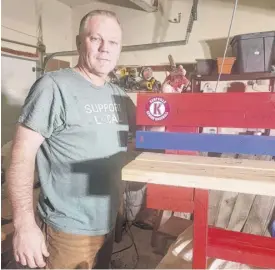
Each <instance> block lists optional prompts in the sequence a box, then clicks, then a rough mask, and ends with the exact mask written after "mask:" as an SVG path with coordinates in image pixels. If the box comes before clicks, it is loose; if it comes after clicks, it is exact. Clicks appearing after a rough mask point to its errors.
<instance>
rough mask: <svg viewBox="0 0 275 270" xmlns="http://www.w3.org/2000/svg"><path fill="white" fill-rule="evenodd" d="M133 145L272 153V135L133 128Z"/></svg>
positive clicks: (274, 150) (274, 145) (274, 153)
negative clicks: (156, 130) (159, 130)
mask: <svg viewBox="0 0 275 270" xmlns="http://www.w3.org/2000/svg"><path fill="white" fill-rule="evenodd" d="M136 148H141V149H148V150H149V149H155V150H157V149H158V150H167V149H169V150H187V151H199V152H215V153H238V154H249V155H271V156H275V136H256V135H254V136H253V135H228V134H205V133H176V132H153V131H137V132H136Z"/></svg>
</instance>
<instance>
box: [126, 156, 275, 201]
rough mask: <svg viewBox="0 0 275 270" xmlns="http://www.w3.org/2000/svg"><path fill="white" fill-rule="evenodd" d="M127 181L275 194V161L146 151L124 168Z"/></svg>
mask: <svg viewBox="0 0 275 270" xmlns="http://www.w3.org/2000/svg"><path fill="white" fill-rule="evenodd" d="M122 179H123V180H124V181H133V182H145V183H152V184H161V185H171V186H177V187H191V188H201V189H208V190H221V191H232V192H239V193H246V194H256V195H267V196H275V162H274V161H264V160H247V159H233V158H215V157H206V156H185V155H170V154H169V155H167V154H162V153H161V154H159V153H149V152H143V153H140V154H139V155H138V156H136V157H135V159H133V160H132V161H130V162H129V163H128V164H127V165H126V166H124V167H123V169H122Z"/></svg>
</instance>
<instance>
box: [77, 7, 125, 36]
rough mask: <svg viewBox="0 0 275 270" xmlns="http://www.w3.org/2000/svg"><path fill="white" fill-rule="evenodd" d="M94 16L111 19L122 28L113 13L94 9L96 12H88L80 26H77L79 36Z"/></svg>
mask: <svg viewBox="0 0 275 270" xmlns="http://www.w3.org/2000/svg"><path fill="white" fill-rule="evenodd" d="M95 16H105V17H109V18H113V19H114V20H115V21H116V22H117V23H118V25H119V26H120V28H122V27H121V23H120V21H119V19H118V17H117V15H116V13H115V12H113V11H109V10H102V9H96V10H93V11H90V12H89V13H87V14H86V15H85V16H84V17H83V18H82V19H81V21H80V25H79V34H80V33H81V32H82V31H83V30H84V29H85V27H86V24H87V22H88V21H89V20H90V19H92V18H93V17H95Z"/></svg>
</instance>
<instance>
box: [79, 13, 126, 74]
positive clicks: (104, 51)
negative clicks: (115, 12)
mask: <svg viewBox="0 0 275 270" xmlns="http://www.w3.org/2000/svg"><path fill="white" fill-rule="evenodd" d="M121 37H122V33H121V28H120V26H119V25H118V23H117V22H116V21H115V19H113V18H110V17H106V16H101V15H98V16H95V17H93V18H91V19H90V20H89V21H88V22H87V24H86V27H85V30H84V31H83V32H82V33H80V36H79V41H80V44H79V47H78V48H79V57H80V58H81V62H82V63H83V64H84V65H85V68H87V69H88V71H89V72H91V73H95V74H97V75H98V76H101V77H105V76H106V75H108V74H109V72H110V71H112V70H113V69H114V68H115V66H116V64H117V62H118V59H119V55H120V51H121Z"/></svg>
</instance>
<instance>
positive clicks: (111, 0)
mask: <svg viewBox="0 0 275 270" xmlns="http://www.w3.org/2000/svg"><path fill="white" fill-rule="evenodd" d="M57 1H59V2H61V3H63V4H65V5H67V6H69V7H76V6H81V5H86V4H90V3H93V2H101V3H105V4H111V5H116V6H121V7H126V8H133V9H137V10H142V9H141V8H140V7H139V6H137V5H135V4H134V3H132V2H131V1H130V0H57Z"/></svg>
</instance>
